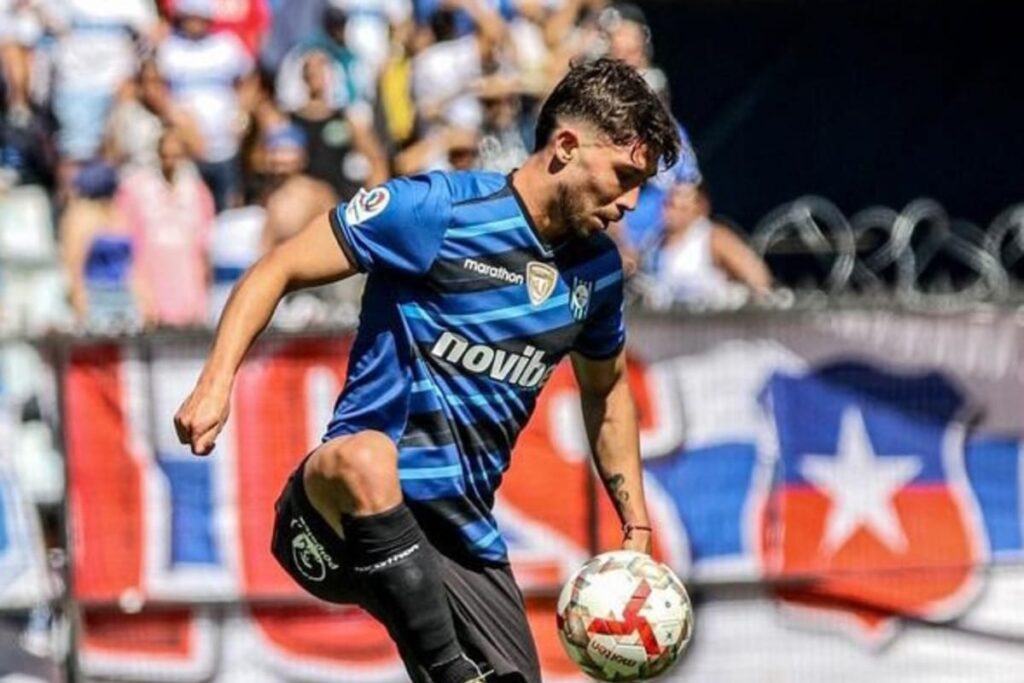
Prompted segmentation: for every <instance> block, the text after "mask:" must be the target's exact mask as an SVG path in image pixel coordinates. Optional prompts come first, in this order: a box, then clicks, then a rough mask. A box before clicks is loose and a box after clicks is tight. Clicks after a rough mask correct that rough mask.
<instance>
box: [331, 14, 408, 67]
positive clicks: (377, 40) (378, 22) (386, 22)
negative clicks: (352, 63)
mask: <svg viewBox="0 0 1024 683" xmlns="http://www.w3.org/2000/svg"><path fill="white" fill-rule="evenodd" d="M329 1H330V4H331V5H333V6H335V7H337V8H339V9H341V10H344V12H345V14H346V15H347V16H348V21H347V22H346V23H345V44H346V45H347V46H348V47H349V49H350V50H352V52H353V53H355V55H356V57H358V59H359V61H360V62H361V63H363V64H365V65H366V68H367V70H368V71H370V73H371V74H372V75H374V76H376V74H377V73H378V72H380V69H381V67H382V66H383V65H384V62H385V61H386V60H387V58H388V49H389V46H390V45H391V26H392V25H397V24H401V23H402V22H404V21H406V20H408V19H409V18H410V17H411V16H412V2H410V0H329ZM374 80H375V79H374Z"/></svg>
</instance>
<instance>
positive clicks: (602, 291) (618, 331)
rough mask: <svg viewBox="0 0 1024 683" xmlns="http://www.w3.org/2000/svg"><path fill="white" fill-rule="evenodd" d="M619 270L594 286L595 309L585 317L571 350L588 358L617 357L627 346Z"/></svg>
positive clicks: (603, 358)
mask: <svg viewBox="0 0 1024 683" xmlns="http://www.w3.org/2000/svg"><path fill="white" fill-rule="evenodd" d="M622 286H623V281H622V270H621V268H620V269H618V270H616V271H614V272H612V273H610V274H608V275H606V276H604V277H603V278H601V279H600V280H598V281H597V282H596V283H594V293H593V294H592V296H593V297H594V299H595V303H596V304H597V307H596V308H595V309H594V310H593V311H592V312H591V314H590V315H588V316H587V319H586V322H585V323H584V325H583V330H582V331H581V332H580V334H579V336H578V337H576V344H575V346H574V347H573V349H574V350H575V351H576V352H577V353H579V354H581V355H583V356H586V357H587V358H590V359H593V360H605V359H607V358H612V357H614V356H617V355H618V354H619V352H620V351H621V350H622V347H623V346H625V344H626V322H625V316H624V308H625V302H624V299H623V294H622Z"/></svg>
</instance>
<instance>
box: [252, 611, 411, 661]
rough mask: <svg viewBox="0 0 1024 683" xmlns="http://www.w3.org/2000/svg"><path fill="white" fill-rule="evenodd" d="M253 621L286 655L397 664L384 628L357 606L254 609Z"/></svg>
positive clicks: (305, 658) (396, 651) (316, 659)
mask: <svg viewBox="0 0 1024 683" xmlns="http://www.w3.org/2000/svg"><path fill="white" fill-rule="evenodd" d="M252 616H253V619H254V621H255V622H256V623H257V625H258V626H259V629H260V631H261V632H262V633H263V635H264V637H266V638H267V639H268V640H269V641H270V642H271V643H273V644H274V645H276V646H278V647H279V648H281V649H282V650H284V651H285V652H286V653H287V655H286V656H288V657H294V658H298V659H303V660H312V661H320V662H324V663H331V662H333V663H338V664H354V665H358V666H367V665H377V666H381V667H384V666H387V665H397V664H398V662H399V657H398V650H397V649H396V648H395V646H394V644H393V643H392V642H391V639H390V638H389V637H388V633H387V631H385V630H384V627H383V626H381V625H380V624H379V623H377V622H376V621H375V620H374V619H373V618H372V617H371V616H370V615H369V614H367V613H366V612H364V611H363V610H361V609H359V608H358V607H347V608H334V609H324V608H319V607H308V608H298V609H279V608H278V609H254V610H253V611H252Z"/></svg>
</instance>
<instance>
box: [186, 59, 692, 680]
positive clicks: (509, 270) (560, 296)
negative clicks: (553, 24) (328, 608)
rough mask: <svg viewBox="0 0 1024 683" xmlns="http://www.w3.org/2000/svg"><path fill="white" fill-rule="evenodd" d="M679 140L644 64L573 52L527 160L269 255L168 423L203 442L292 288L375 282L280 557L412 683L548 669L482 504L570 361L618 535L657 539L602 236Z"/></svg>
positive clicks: (280, 518) (414, 187)
mask: <svg viewBox="0 0 1024 683" xmlns="http://www.w3.org/2000/svg"><path fill="white" fill-rule="evenodd" d="M678 153H679V139H678V134H677V132H676V126H675V124H673V122H672V120H671V118H670V117H669V114H668V112H667V111H666V110H665V109H664V107H663V105H662V104H661V103H660V102H659V100H658V98H657V96H656V95H655V94H654V93H653V92H652V91H651V90H650V88H649V87H648V86H647V84H646V83H645V82H644V80H643V78H642V77H641V76H640V75H639V74H638V73H637V72H636V71H635V70H633V69H632V68H631V67H629V66H627V65H626V64H624V63H622V62H618V61H614V60H610V59H600V60H597V61H595V62H591V63H587V64H583V65H578V66H574V67H573V68H572V69H571V70H570V71H569V73H568V74H567V75H566V76H565V78H564V79H563V80H562V81H561V82H560V83H559V84H558V85H557V86H556V87H555V89H554V91H553V92H552V93H551V95H550V96H549V97H548V99H547V100H546V102H545V104H544V105H543V108H542V109H541V112H540V116H539V119H538V122H537V143H536V151H535V152H534V153H533V154H532V155H531V156H530V157H528V158H527V160H526V161H525V162H524V163H523V165H522V167H521V168H519V169H518V170H516V171H514V172H513V173H512V174H510V175H509V176H503V175H499V174H495V173H484V172H472V171H467V172H456V173H430V174H427V175H422V176H416V177H411V178H397V179H395V180H392V181H389V182H388V183H386V184H384V185H382V186H379V187H377V188H375V189H372V190H370V191H364V192H360V194H359V195H357V196H356V197H355V198H353V199H352V201H350V202H348V203H347V204H342V205H340V206H338V207H337V208H336V209H334V210H333V211H331V212H329V215H327V216H324V217H322V218H318V219H316V220H314V221H312V222H311V223H310V224H309V225H308V226H307V227H306V228H304V229H303V230H302V231H301V232H300V233H299V234H297V235H296V236H294V237H293V238H291V239H289V240H288V241H285V242H283V243H282V244H280V245H278V246H277V247H275V248H274V249H273V250H272V251H271V252H270V253H268V254H267V255H266V256H264V257H263V258H262V259H261V260H260V261H258V262H257V263H256V264H255V265H254V266H253V267H252V268H251V269H250V270H249V271H248V272H247V273H246V274H245V275H244V276H243V278H242V279H241V280H240V282H239V283H238V285H237V286H236V288H235V290H234V292H233V294H232V296H231V298H230V300H229V302H228V305H227V307H226V309H225V311H224V314H223V316H222V317H221V321H220V325H219V327H218V330H217V335H216V338H215V340H214V343H213V347H212V349H211V351H210V355H209V358H208V359H207V361H206V365H205V367H204V368H203V371H202V373H201V375H200V377H199V379H198V381H197V384H196V387H195V389H194V390H193V392H192V394H191V395H190V396H189V397H188V398H187V399H186V400H185V402H184V403H183V404H182V406H181V408H180V409H179V410H178V413H177V415H176V416H175V427H176V429H177V432H178V437H179V438H180V439H181V441H182V443H185V444H188V445H189V446H190V447H191V449H192V452H193V453H195V454H197V455H206V454H208V453H210V452H211V451H212V450H213V446H214V440H215V439H216V437H217V435H218V433H219V432H220V430H221V429H222V428H223V426H224V423H225V421H226V420H227V416H228V405H229V395H230V392H231V385H232V381H233V378H234V375H235V372H236V370H237V368H238V366H239V364H240V363H241V361H242V358H243V356H244V354H245V352H246V350H247V349H248V348H249V346H250V344H251V343H252V342H253V340H254V338H255V337H256V336H257V335H258V334H259V332H260V331H261V330H262V329H263V327H264V326H265V325H266V324H267V321H268V320H269V319H270V317H271V314H272V313H273V311H274V307H275V305H276V304H277V302H278V301H279V300H280V298H281V297H282V296H283V295H284V294H285V293H286V292H289V291H292V290H294V289H297V288H300V287H305V286H310V285H316V284H321V283H325V282H330V281H333V280H338V279H340V278H344V277H348V276H350V275H352V274H353V273H356V272H359V271H361V272H365V273H367V274H368V278H367V282H366V290H365V293H364V297H363V302H362V313H361V317H360V322H359V327H358V331H357V333H356V338H355V341H354V343H353V346H352V350H351V356H350V359H349V363H348V378H347V381H346V384H345V387H344V389H343V390H342V392H341V395H340V396H339V398H338V401H337V404H336V406H335V411H334V417H333V419H332V420H331V422H330V424H329V425H328V426H327V431H326V434H325V435H324V437H323V442H322V444H321V445H320V446H319V447H317V448H316V449H315V450H314V451H313V452H312V453H311V454H309V455H308V456H307V457H306V458H305V460H303V462H302V464H301V465H300V466H299V467H298V469H297V470H296V472H295V473H294V474H293V475H292V477H291V479H290V481H289V482H288V483H287V485H286V486H285V489H284V492H283V493H282V495H281V497H280V499H279V500H278V502H277V507H276V512H277V519H276V525H275V530H274V539H273V552H274V554H275V556H276V557H277V559H278V561H279V562H280V563H281V564H282V565H283V566H284V568H285V569H286V570H287V571H288V573H289V574H290V575H291V576H292V577H293V578H294V579H295V580H296V581H297V582H298V583H299V584H300V585H302V586H303V587H304V588H305V589H306V590H308V591H309V592H310V593H312V594H313V595H315V596H317V597H320V598H322V599H324V600H328V601H332V602H337V603H355V604H359V605H360V606H362V607H364V608H365V609H366V610H367V611H368V612H370V613H371V614H372V615H373V616H374V617H375V618H377V619H378V620H379V621H380V622H381V623H383V624H384V625H385V626H386V627H387V629H388V632H389V634H390V635H391V637H392V639H393V640H394V641H395V643H396V644H397V646H398V649H399V652H400V653H401V655H402V659H403V661H404V662H405V664H406V668H407V670H408V672H409V675H410V677H411V678H412V679H413V680H414V681H416V682H417V683H466V682H477V681H484V680H487V681H488V682H491V681H502V682H508V683H511V682H513V681H515V682H518V681H525V682H527V683H536V682H538V681H540V666H539V664H538V661H537V653H536V650H535V647H534V645H533V641H532V638H531V636H530V631H529V627H528V625H527V621H526V614H525V608H524V603H523V597H522V594H521V593H520V591H519V589H518V587H517V585H516V583H515V580H514V578H513V576H512V572H511V570H510V569H509V566H508V559H507V550H506V546H505V542H504V540H503V539H502V536H501V533H500V531H499V530H498V528H497V526H496V524H495V520H494V517H493V515H492V513H491V507H492V504H493V502H494V492H495V490H496V489H497V487H498V485H499V483H500V482H501V478H502V475H503V473H504V471H505V469H506V468H507V467H508V465H509V457H510V453H511V450H512V447H513V444H514V443H515V440H516V436H517V435H518V433H519V432H520V430H521V429H522V428H523V426H524V425H525V424H526V422H527V420H528V419H529V417H530V413H531V412H532V410H533V407H534V405H535V402H536V398H537V394H538V393H539V392H540V390H541V388H542V387H543V386H544V383H545V382H546V381H547V379H548V377H549V376H550V375H551V373H552V371H553V370H554V368H555V365H556V364H557V363H558V362H559V360H560V359H562V358H563V357H564V356H566V355H571V357H572V364H573V368H574V369H575V372H576V377H577V379H578V382H579V385H580V389H581V395H582V408H583V413H584V419H585V424H586V428H587V432H588V436H589V439H590V443H591V446H592V449H593V451H594V457H595V461H596V464H597V468H598V471H599V473H600V475H601V477H602V479H603V481H604V485H605V488H606V490H607V492H608V494H609V496H610V497H611V500H612V502H613V503H614V505H615V508H616V510H617V512H618V515H619V517H620V519H621V521H622V524H623V531H624V539H623V542H622V546H623V548H626V549H632V550H638V551H641V552H650V547H651V529H650V523H649V521H648V517H647V510H646V506H645V500H644V491H643V485H642V480H641V465H640V456H639V439H638V434H637V423H636V415H635V412H634V406H633V401H632V397H631V395H630V392H629V387H628V385H627V382H626V376H625V361H624V354H623V345H624V339H625V336H624V328H623V313H622V306H623V303H622V265H621V261H620V259H619V256H618V253H617V252H616V249H615V247H614V246H613V244H612V242H611V240H610V239H609V238H608V237H607V236H605V235H604V234H602V233H603V231H604V230H605V229H606V228H607V227H608V225H609V224H610V223H613V222H615V221H618V220H620V219H621V218H622V216H623V214H624V213H625V212H626V211H628V210H630V209H632V208H633V207H634V206H635V204H636V200H637V195H638V193H639V191H640V187H641V185H642V184H643V183H644V181H645V180H646V179H647V178H649V177H650V176H651V175H652V174H653V173H654V172H655V171H656V169H657V168H658V165H659V163H660V164H666V165H671V164H672V163H673V161H674V160H675V157H676V155H677V154H678ZM538 476H544V475H543V473H538ZM552 504H553V505H557V501H552Z"/></svg>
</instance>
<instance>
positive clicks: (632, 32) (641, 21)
mask: <svg viewBox="0 0 1024 683" xmlns="http://www.w3.org/2000/svg"><path fill="white" fill-rule="evenodd" d="M598 22H599V24H600V26H601V28H602V29H603V31H604V33H605V35H606V36H607V37H606V40H607V44H608V56H609V57H613V58H615V59H621V60H622V61H624V62H625V63H626V64H629V65H630V66H632V67H633V68H634V69H636V70H638V71H639V72H640V73H641V74H643V76H644V80H645V81H647V84H648V85H649V86H651V89H652V90H653V91H654V92H656V93H658V94H659V95H660V96H661V98H662V99H663V100H665V101H666V102H667V101H668V99H669V92H668V76H666V75H665V72H664V71H662V70H661V69H660V68H658V67H656V66H654V65H653V64H652V63H651V59H652V58H653V56H654V47H653V45H652V44H651V29H650V27H648V26H647V17H645V16H644V13H643V11H642V10H641V9H640V8H639V7H637V6H636V5H632V4H629V3H617V4H614V5H612V6H611V7H609V8H607V9H605V10H604V11H602V12H601V15H600V17H599V19H598Z"/></svg>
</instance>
